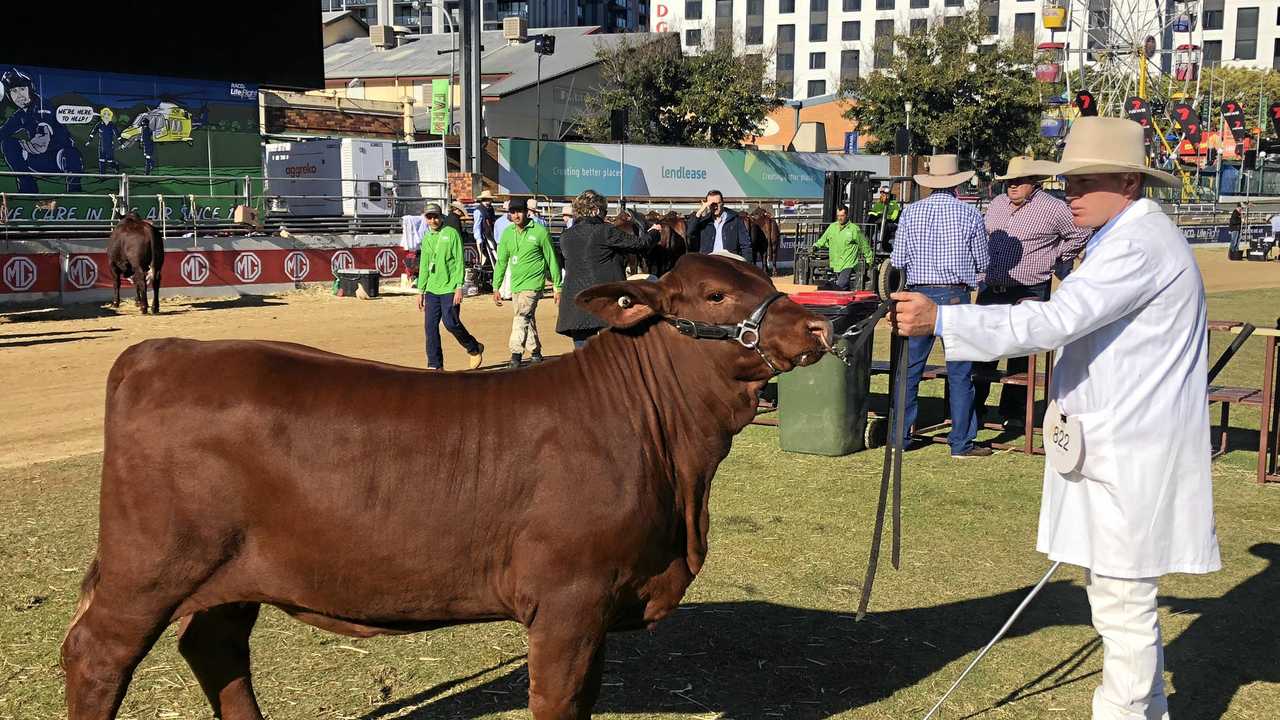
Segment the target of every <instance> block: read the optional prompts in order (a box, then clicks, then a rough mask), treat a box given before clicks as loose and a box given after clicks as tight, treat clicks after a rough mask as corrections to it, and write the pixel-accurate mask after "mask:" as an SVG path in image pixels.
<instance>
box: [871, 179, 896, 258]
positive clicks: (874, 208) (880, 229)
mask: <svg viewBox="0 0 1280 720" xmlns="http://www.w3.org/2000/svg"><path fill="white" fill-rule="evenodd" d="M900 215H902V203H900V202H898V201H897V200H896V199H895V198H894V197H893V196H892V195H890V194H889V188H887V187H882V188H880V196H879V197H878V198H877V199H876V201H875V202H874V203H872V204H871V210H869V211H868V212H867V223H868V224H870V225H871V226H872V235H873V236H878V237H879V238H880V242H882V243H883V242H885V241H887V240H892V239H893V236H894V233H895V232H896V231H897V229H898V217H899V216H900ZM886 249H887V248H886Z"/></svg>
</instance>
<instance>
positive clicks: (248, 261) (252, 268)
mask: <svg viewBox="0 0 1280 720" xmlns="http://www.w3.org/2000/svg"><path fill="white" fill-rule="evenodd" d="M235 270H236V277H238V278H240V281H241V282H247V283H251V282H253V281H254V280H257V279H258V276H259V275H261V274H262V261H261V260H259V259H258V256H257V255H255V254H253V253H251V252H244V253H240V254H239V255H238V256H236V265H235Z"/></svg>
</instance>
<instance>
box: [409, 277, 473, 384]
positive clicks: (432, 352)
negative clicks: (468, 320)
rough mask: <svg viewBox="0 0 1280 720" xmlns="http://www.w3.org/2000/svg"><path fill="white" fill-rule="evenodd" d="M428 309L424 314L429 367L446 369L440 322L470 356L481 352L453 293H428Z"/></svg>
mask: <svg viewBox="0 0 1280 720" xmlns="http://www.w3.org/2000/svg"><path fill="white" fill-rule="evenodd" d="M426 299H427V303H426V308H425V310H424V312H423V313H422V314H423V316H424V319H423V322H425V323H426V331H427V367H429V368H437V369H444V350H443V349H442V348H441V347H440V321H441V320H443V321H444V329H445V330H448V331H449V333H450V334H452V335H453V337H454V338H456V339H457V341H458V343H459V344H461V345H462V347H463V349H465V350H466V351H467V354H468V355H475V354H476V353H478V352H480V343H479V342H477V341H476V339H475V338H474V337H472V336H471V333H469V332H467V328H466V326H464V325H463V324H462V318H461V317H460V316H459V312H458V310H459V307H458V306H457V305H454V304H453V293H448V294H445V295H436V294H434V293H426Z"/></svg>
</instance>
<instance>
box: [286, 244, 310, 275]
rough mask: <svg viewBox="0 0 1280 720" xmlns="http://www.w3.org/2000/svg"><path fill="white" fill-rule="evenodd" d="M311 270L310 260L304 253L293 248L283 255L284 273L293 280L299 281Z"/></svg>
mask: <svg viewBox="0 0 1280 720" xmlns="http://www.w3.org/2000/svg"><path fill="white" fill-rule="evenodd" d="M309 272H311V261H310V260H308V259H307V256H306V255H303V254H302V253H300V252H298V251H297V250H294V251H293V252H291V253H289V254H288V255H285V256H284V274H285V275H286V276H287V277H288V278H289V279H290V280H292V281H294V282H301V281H302V279H303V278H305V277H306V276H307V273H309Z"/></svg>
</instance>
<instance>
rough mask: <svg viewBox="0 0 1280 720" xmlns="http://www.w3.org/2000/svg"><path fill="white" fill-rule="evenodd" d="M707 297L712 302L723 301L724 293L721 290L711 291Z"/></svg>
mask: <svg viewBox="0 0 1280 720" xmlns="http://www.w3.org/2000/svg"><path fill="white" fill-rule="evenodd" d="M707 299H708V300H710V301H711V302H713V303H718V302H724V293H722V292H713V293H711V294H710V295H708V296H707Z"/></svg>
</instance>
